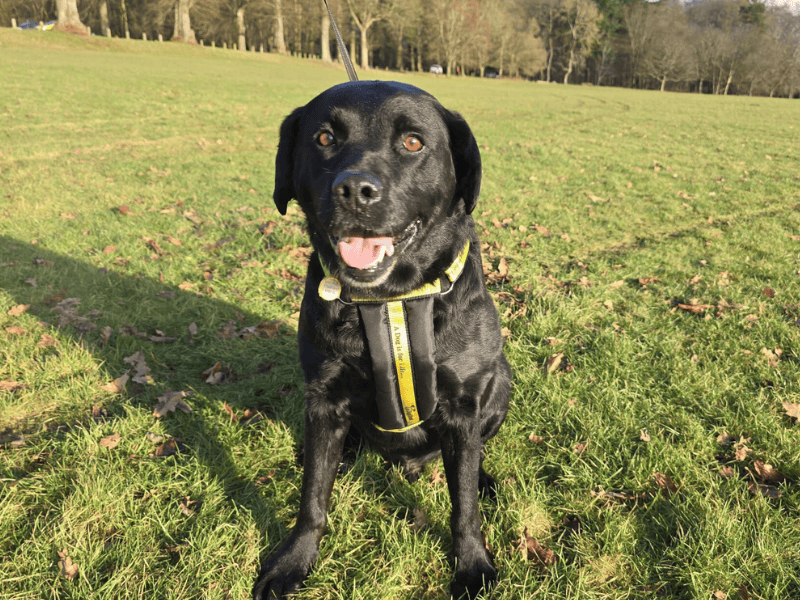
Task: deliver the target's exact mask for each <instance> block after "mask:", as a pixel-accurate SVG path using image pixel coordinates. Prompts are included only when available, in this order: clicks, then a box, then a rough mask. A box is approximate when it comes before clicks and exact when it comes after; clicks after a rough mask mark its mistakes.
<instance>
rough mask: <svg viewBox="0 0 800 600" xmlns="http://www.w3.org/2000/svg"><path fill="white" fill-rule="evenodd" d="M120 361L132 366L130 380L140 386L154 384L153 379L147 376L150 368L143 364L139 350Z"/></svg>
mask: <svg viewBox="0 0 800 600" xmlns="http://www.w3.org/2000/svg"><path fill="white" fill-rule="evenodd" d="M122 360H123V362H125V363H127V364H129V365H132V366H133V368H132V369H131V371H133V375H132V376H131V379H133V381H135V382H136V383H142V384H152V383H155V382H154V381H153V378H152V377H150V375H148V373H150V367H148V366H147V363H146V362H145V359H144V353H143V352H142V351H141V350H137V351H136V352H134V353H133V354H131V355H130V356H126V357H125V358H123V359H122Z"/></svg>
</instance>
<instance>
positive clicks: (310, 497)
mask: <svg viewBox="0 0 800 600" xmlns="http://www.w3.org/2000/svg"><path fill="white" fill-rule="evenodd" d="M333 412H334V411H330V412H328V413H319V412H318V413H316V414H314V413H313V412H312V409H311V407H310V406H309V408H307V409H306V418H305V458H304V460H303V487H302V490H301V492H300V511H299V512H298V514H297V524H296V525H295V527H294V529H293V530H292V533H291V535H290V536H289V539H287V540H286V542H285V543H284V544H283V546H281V548H280V549H279V550H277V551H276V552H275V553H274V554H273V555H272V556H270V557H269V559H267V561H266V562H265V563H264V564H263V565H262V567H261V571H260V573H259V575H258V580H257V582H256V585H255V588H254V589H253V598H254V600H262V599H263V600H273V599H280V598H286V597H287V596H288V595H289V594H292V593H294V592H296V591H297V590H298V589H299V588H300V586H301V585H302V583H303V581H304V580H305V579H306V577H307V576H308V573H309V571H310V570H311V566H312V565H313V564H314V561H315V560H316V559H317V556H318V555H319V542H320V539H321V538H322V534H323V532H324V531H325V525H326V523H327V521H328V501H329V500H330V497H331V490H332V489H333V481H334V479H335V478H336V470H337V467H338V465H339V461H340V460H341V456H342V448H343V447H344V441H345V437H346V436H347V431H348V429H349V423H347V422H343V421H342V420H341V419H339V418H337V417H334V416H333Z"/></svg>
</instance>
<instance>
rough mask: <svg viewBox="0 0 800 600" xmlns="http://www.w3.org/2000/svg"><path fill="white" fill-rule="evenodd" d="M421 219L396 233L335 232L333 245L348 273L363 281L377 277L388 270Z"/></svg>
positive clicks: (416, 229) (410, 238) (415, 230)
mask: <svg viewBox="0 0 800 600" xmlns="http://www.w3.org/2000/svg"><path fill="white" fill-rule="evenodd" d="M419 225H420V221H419V219H417V220H415V221H413V222H412V223H411V224H410V225H409V226H408V227H406V228H405V229H404V230H403V231H402V232H400V233H399V234H398V235H396V236H394V237H389V236H380V237H360V236H355V235H347V236H343V237H341V238H335V237H333V236H331V238H330V239H331V245H332V246H333V247H334V249H335V250H336V251H337V253H338V255H339V258H341V260H342V262H343V263H344V264H345V265H346V266H347V267H348V268H347V269H346V272H347V274H348V275H350V276H351V277H353V278H354V279H356V280H359V281H366V280H374V279H376V278H378V277H379V276H380V275H382V274H384V273H388V271H389V270H390V269H391V267H392V265H393V264H394V262H395V261H396V259H397V257H398V256H399V255H400V253H401V252H402V251H403V250H404V249H405V248H406V246H408V244H409V243H410V242H411V240H412V239H413V238H414V236H415V235H416V234H417V231H418V230H419Z"/></svg>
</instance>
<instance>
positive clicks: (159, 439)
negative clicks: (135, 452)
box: [144, 431, 164, 444]
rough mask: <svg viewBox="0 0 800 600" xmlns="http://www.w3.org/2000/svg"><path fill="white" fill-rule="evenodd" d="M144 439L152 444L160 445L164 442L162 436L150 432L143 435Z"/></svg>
mask: <svg viewBox="0 0 800 600" xmlns="http://www.w3.org/2000/svg"><path fill="white" fill-rule="evenodd" d="M144 437H145V439H146V440H147V441H148V442H152V443H154V444H160V443H161V442H163V441H164V436H163V435H158V434H157V433H153V432H152V431H148V432H147V433H145V434H144Z"/></svg>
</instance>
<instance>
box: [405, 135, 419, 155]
mask: <svg viewBox="0 0 800 600" xmlns="http://www.w3.org/2000/svg"><path fill="white" fill-rule="evenodd" d="M403 148H405V149H406V150H408V151H409V152H419V151H420V150H422V141H421V140H420V139H419V138H418V137H416V136H413V135H410V136H408V137H407V138H406V139H404V140H403Z"/></svg>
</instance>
